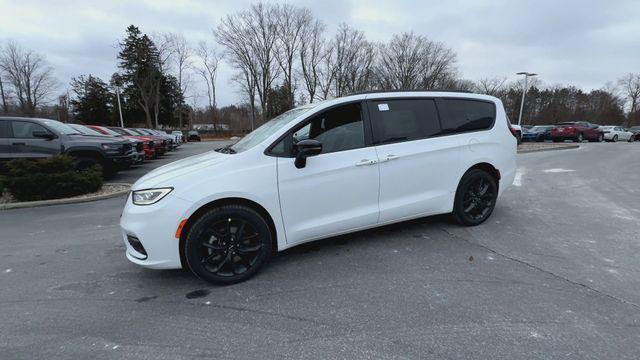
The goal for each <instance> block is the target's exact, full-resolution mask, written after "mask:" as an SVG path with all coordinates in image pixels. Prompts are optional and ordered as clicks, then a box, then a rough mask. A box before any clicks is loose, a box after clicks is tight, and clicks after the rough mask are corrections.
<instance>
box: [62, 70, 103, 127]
mask: <svg viewBox="0 0 640 360" xmlns="http://www.w3.org/2000/svg"><path fill="white" fill-rule="evenodd" d="M71 88H72V90H73V93H74V94H75V96H74V98H73V99H72V100H71V106H72V107H73V115H74V116H75V118H76V119H77V120H79V121H82V122H83V123H85V124H100V125H112V123H111V121H112V119H113V111H114V95H113V94H112V93H111V91H110V90H109V86H108V85H107V84H106V83H105V82H104V81H102V80H101V79H100V78H97V77H94V76H92V75H86V76H85V75H81V76H79V77H77V78H74V79H73V80H72V81H71Z"/></svg>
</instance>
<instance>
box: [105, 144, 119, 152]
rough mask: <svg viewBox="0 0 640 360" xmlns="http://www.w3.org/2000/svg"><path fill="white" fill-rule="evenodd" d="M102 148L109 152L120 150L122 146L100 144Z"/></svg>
mask: <svg viewBox="0 0 640 360" xmlns="http://www.w3.org/2000/svg"><path fill="white" fill-rule="evenodd" d="M102 148H103V149H105V150H107V151H109V150H112V151H113V150H120V149H121V148H122V145H120V144H102Z"/></svg>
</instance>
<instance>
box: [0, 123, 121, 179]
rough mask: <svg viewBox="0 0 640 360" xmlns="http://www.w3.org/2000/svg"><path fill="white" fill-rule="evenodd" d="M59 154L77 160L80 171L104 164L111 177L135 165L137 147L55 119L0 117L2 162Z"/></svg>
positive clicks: (106, 172) (103, 166)
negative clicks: (135, 149)
mask: <svg viewBox="0 0 640 360" xmlns="http://www.w3.org/2000/svg"><path fill="white" fill-rule="evenodd" d="M59 154H65V155H70V156H73V157H76V158H77V159H78V168H79V169H84V168H87V167H90V166H93V165H101V166H102V169H103V172H104V173H105V174H110V173H113V172H115V171H117V170H118V169H120V168H121V167H123V166H126V165H127V164H130V163H131V161H132V156H133V147H132V145H131V143H130V142H129V141H128V140H121V139H117V138H114V139H111V138H100V137H91V136H86V135H82V134H81V133H79V132H78V131H76V130H74V129H73V128H72V127H70V126H68V125H66V124H63V123H61V122H59V121H55V120H49V119H32V118H19V117H0V160H11V159H21V158H31V159H37V158H44V157H49V156H53V155H59Z"/></svg>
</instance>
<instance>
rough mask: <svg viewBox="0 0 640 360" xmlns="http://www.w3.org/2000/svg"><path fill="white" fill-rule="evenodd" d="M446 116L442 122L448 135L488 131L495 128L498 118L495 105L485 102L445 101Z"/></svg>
mask: <svg viewBox="0 0 640 360" xmlns="http://www.w3.org/2000/svg"><path fill="white" fill-rule="evenodd" d="M442 102H443V104H444V106H445V108H446V114H447V116H445V117H444V118H443V121H442V126H443V128H444V129H443V130H444V131H445V132H448V133H457V132H465V131H478V130H486V129H489V128H491V127H492V126H493V122H494V121H495V118H496V107H495V105H494V104H492V103H489V102H484V101H476V100H463V99H444V100H443V101H442Z"/></svg>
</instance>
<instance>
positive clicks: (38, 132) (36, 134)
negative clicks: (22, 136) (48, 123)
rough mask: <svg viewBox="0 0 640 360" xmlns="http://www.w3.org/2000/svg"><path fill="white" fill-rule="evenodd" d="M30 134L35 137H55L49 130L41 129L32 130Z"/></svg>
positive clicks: (49, 138) (48, 138)
mask: <svg viewBox="0 0 640 360" xmlns="http://www.w3.org/2000/svg"><path fill="white" fill-rule="evenodd" d="M31 136H33V137H35V138H39V139H47V140H51V139H54V138H55V137H56V136H55V135H54V134H52V133H50V132H46V131H42V130H36V131H34V132H32V133H31Z"/></svg>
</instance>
